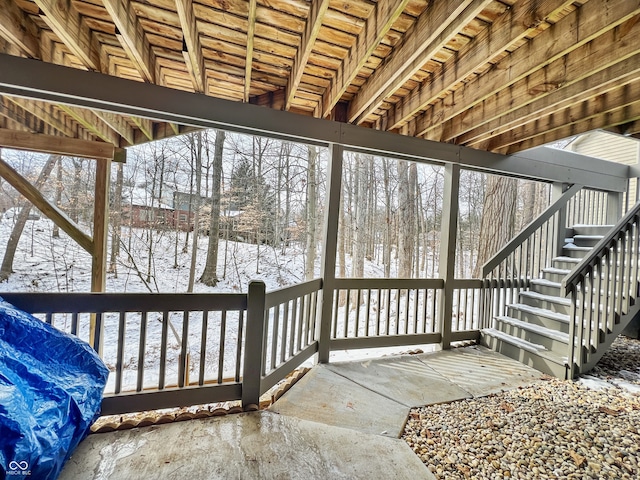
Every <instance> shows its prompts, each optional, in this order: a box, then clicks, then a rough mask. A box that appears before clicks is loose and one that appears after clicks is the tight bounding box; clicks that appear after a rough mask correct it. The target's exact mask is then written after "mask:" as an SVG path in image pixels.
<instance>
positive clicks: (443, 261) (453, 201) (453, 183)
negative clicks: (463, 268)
mask: <svg viewBox="0 0 640 480" xmlns="http://www.w3.org/2000/svg"><path fill="white" fill-rule="evenodd" d="M459 190H460V166H459V165H457V164H454V163H448V164H446V165H445V167H444V192H443V199H442V220H441V223H440V229H441V230H440V260H439V266H438V271H439V274H440V278H442V279H443V280H444V291H443V292H442V297H441V299H440V308H439V309H438V313H439V316H440V319H439V320H440V332H441V335H442V340H441V341H440V346H441V347H442V349H443V350H447V349H449V348H451V320H452V318H451V317H452V311H453V280H454V278H455V259H456V237H457V233H458V192H459Z"/></svg>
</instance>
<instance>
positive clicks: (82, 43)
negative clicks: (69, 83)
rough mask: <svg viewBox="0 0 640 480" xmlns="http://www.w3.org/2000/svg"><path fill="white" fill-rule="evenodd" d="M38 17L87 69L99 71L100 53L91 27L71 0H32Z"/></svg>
mask: <svg viewBox="0 0 640 480" xmlns="http://www.w3.org/2000/svg"><path fill="white" fill-rule="evenodd" d="M34 1H35V3H36V5H38V7H39V8H40V10H41V11H42V14H41V15H40V17H41V18H42V19H43V20H44V22H45V23H46V24H47V25H48V26H49V28H51V30H53V32H54V33H55V34H56V36H57V37H58V38H59V39H60V40H61V41H62V42H63V43H64V44H65V45H66V46H67V48H68V49H69V50H70V51H71V52H72V53H73V54H74V55H75V56H76V57H77V58H78V59H79V60H80V61H81V62H82V63H83V64H84V65H85V66H86V67H87V68H89V69H91V70H95V71H97V72H99V71H100V54H99V50H98V49H99V47H98V43H97V41H96V39H95V38H94V36H93V34H92V33H91V29H90V28H89V26H88V25H87V22H86V20H85V19H84V18H82V16H81V15H80V13H79V12H78V10H77V9H76V8H75V7H74V6H73V3H71V0H65V1H58V0H34Z"/></svg>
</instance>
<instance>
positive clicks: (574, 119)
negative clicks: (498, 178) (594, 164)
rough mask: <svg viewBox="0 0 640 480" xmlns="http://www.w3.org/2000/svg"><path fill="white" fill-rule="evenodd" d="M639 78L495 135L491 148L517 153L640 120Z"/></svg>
mask: <svg viewBox="0 0 640 480" xmlns="http://www.w3.org/2000/svg"><path fill="white" fill-rule="evenodd" d="M638 92H640V82H635V83H634V84H631V85H626V86H624V87H622V88H620V89H619V90H618V91H616V92H611V93H610V94H606V95H601V96H600V97H597V98H595V99H591V100H587V101H585V102H583V103H582V104H578V105H574V106H573V107H571V108H567V109H566V110H565V111H564V112H560V113H558V114H556V115H553V116H549V117H545V118H542V119H540V120H539V121H537V122H532V123H530V124H527V125H523V126H522V127H519V128H517V129H515V130H513V131H510V132H507V133H506V134H504V135H500V136H498V137H495V138H492V139H491V141H490V143H489V149H490V150H492V151H497V152H502V153H515V152H519V151H521V150H523V149H528V148H533V147H537V146H539V145H544V144H547V143H550V142H555V141H556V140H560V139H563V138H566V137H569V136H572V135H578V134H580V133H585V132H588V131H590V130H595V129H598V128H603V129H606V128H612V127H614V126H616V125H620V124H623V123H627V122H629V121H635V120H640V100H638V99H639V98H640V95H639V93H638Z"/></svg>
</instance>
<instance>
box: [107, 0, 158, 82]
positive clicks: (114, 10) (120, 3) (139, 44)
mask: <svg viewBox="0 0 640 480" xmlns="http://www.w3.org/2000/svg"><path fill="white" fill-rule="evenodd" d="M102 3H103V4H104V6H105V8H106V9H107V12H109V15H110V16H111V19H112V20H113V22H114V23H115V25H116V37H118V40H120V43H121V45H122V48H124V50H125V52H126V53H127V55H128V56H129V59H130V60H131V61H132V62H133V64H134V65H135V67H136V69H137V70H138V73H139V74H140V76H141V77H142V79H143V80H144V81H145V82H149V83H155V81H156V75H155V66H156V60H155V54H154V53H153V50H152V49H151V45H150V44H149V40H148V39H147V35H146V34H145V32H144V29H143V28H142V24H141V23H140V20H139V19H138V17H137V16H136V11H135V9H134V8H133V5H131V1H130V0H103V1H102Z"/></svg>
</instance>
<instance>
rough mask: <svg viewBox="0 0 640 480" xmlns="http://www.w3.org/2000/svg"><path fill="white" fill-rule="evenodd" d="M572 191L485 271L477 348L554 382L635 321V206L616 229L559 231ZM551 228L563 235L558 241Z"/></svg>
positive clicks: (638, 253)
mask: <svg viewBox="0 0 640 480" xmlns="http://www.w3.org/2000/svg"><path fill="white" fill-rule="evenodd" d="M572 188H574V187H572ZM574 194H575V193H574V192H571V191H567V192H565V193H564V194H563V195H562V197H560V198H559V199H558V200H557V201H556V203H555V204H553V205H552V206H551V207H549V209H547V211H545V212H544V213H543V214H542V215H541V216H540V217H539V218H538V219H537V220H535V221H534V222H532V223H531V224H530V225H529V226H527V228H526V229H525V230H523V232H521V233H520V234H519V235H518V236H517V237H516V238H514V239H513V240H512V241H511V242H510V243H509V244H508V245H507V246H505V248H504V249H503V250H502V251H500V252H498V254H496V255H495V256H494V257H493V258H492V259H491V260H490V261H489V262H487V263H486V264H485V266H484V267H483V277H484V278H485V287H484V292H485V303H484V305H485V313H484V316H483V319H484V320H483V322H484V323H483V327H484V328H482V329H481V342H482V344H483V345H485V346H487V347H489V348H491V349H493V350H495V351H497V352H499V353H501V354H503V355H506V356H508V357H511V358H513V359H516V360H518V361H520V362H522V363H524V364H527V365H529V366H532V367H534V368H536V369H538V370H540V371H542V372H545V373H548V374H550V375H553V376H556V377H559V378H573V377H575V376H576V375H578V374H581V373H586V372H588V371H589V370H590V369H591V368H593V366H594V365H595V364H596V363H597V361H598V360H599V359H600V358H601V357H602V355H603V354H604V353H605V352H606V351H607V349H608V348H609V346H610V345H611V343H612V342H613V340H615V338H616V337H617V336H618V335H619V334H620V333H621V332H622V331H623V330H624V328H625V327H626V326H627V325H628V324H629V323H630V322H631V321H632V320H634V319H636V321H638V319H639V318H640V301H638V300H640V298H639V297H640V280H639V279H640V203H638V204H636V205H635V206H634V207H633V208H631V209H630V210H629V211H628V212H627V213H626V214H625V215H624V216H623V218H622V219H620V221H619V222H618V223H617V224H616V225H600V226H595V225H576V226H574V227H573V228H567V229H565V228H560V227H558V226H559V225H564V220H565V218H564V217H563V216H562V215H563V208H565V207H564V206H565V205H566V204H567V202H568V201H569V200H570V199H571V198H572V195H574ZM554 228H555V232H562V233H564V231H565V230H566V235H565V236H566V237H568V238H562V239H563V240H564V242H563V243H560V242H558V241H557V240H555V239H554V238H553V236H554V234H555V233H554V230H553V229H554ZM549 232H552V234H550V233H549ZM558 237H559V234H557V235H555V238H558ZM554 251H556V252H558V251H561V254H560V255H559V256H555V257H554V256H553V252H554ZM526 272H540V274H539V275H531V274H529V273H526ZM535 276H537V277H538V278H531V277H535Z"/></svg>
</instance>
